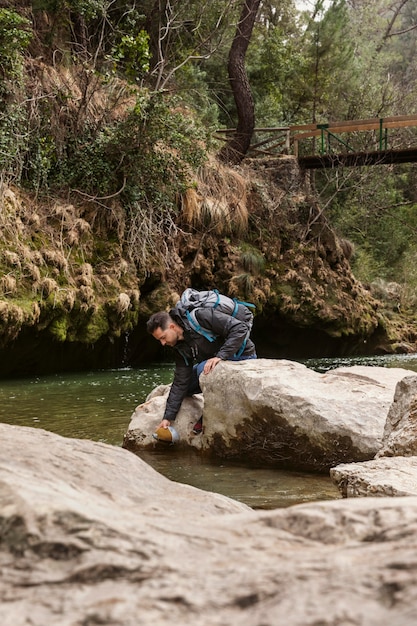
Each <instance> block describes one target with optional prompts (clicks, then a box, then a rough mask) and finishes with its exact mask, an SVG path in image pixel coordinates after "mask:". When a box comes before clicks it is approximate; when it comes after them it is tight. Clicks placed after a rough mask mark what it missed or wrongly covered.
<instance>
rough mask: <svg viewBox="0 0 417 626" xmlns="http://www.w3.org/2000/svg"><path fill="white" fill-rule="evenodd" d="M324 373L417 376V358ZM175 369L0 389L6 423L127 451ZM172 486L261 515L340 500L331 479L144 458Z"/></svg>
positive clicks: (318, 362) (373, 361)
mask: <svg viewBox="0 0 417 626" xmlns="http://www.w3.org/2000/svg"><path fill="white" fill-rule="evenodd" d="M305 363H306V365H308V366H309V367H311V368H312V369H316V370H317V371H326V370H328V369H331V368H332V367H337V366H344V365H353V364H363V365H372V366H375V365H379V366H385V367H403V368H405V369H409V370H411V371H417V356H414V355H413V356H410V355H404V356H395V357H394V356H389V357H372V358H360V359H337V360H335V359H315V360H314V361H306V362H305ZM172 374H173V368H172V365H171V364H163V365H150V366H148V367H146V368H138V369H128V368H126V369H117V370H106V371H94V372H88V373H75V374H59V375H55V376H42V377H36V378H26V379H17V380H4V381H0V421H1V422H3V423H7V424H16V425H19V426H31V427H35V428H43V429H45V430H49V431H51V432H54V433H57V434H59V435H63V436H65V437H76V438H81V439H92V440H93V441H101V442H104V443H109V444H112V445H116V446H120V445H121V444H122V441H123V435H124V433H125V432H126V430H127V428H128V425H129V422H130V418H131V415H132V413H133V412H134V410H135V408H136V406H138V405H139V404H141V403H142V402H144V401H145V399H146V396H147V395H148V393H149V392H150V391H151V390H152V389H154V388H155V387H156V386H157V385H160V384H166V383H169V382H171V380H172ZM140 456H141V457H142V458H143V459H144V460H145V461H146V462H147V463H148V464H149V465H152V467H154V468H155V469H156V470H157V471H159V472H160V473H161V474H164V475H165V476H167V477H168V478H171V479H172V480H176V481H178V482H182V483H186V484H191V485H194V486H195V487H199V488H201V489H206V490H209V491H216V492H218V493H222V494H224V495H227V496H229V497H231V498H235V499H236V500H239V501H241V502H244V503H246V504H248V505H249V506H252V507H254V508H276V507H284V506H289V505H291V504H296V503H299V502H307V501H311V500H328V499H334V498H338V497H339V493H338V491H337V490H336V488H335V486H334V485H333V484H332V483H331V481H330V479H329V478H328V477H327V476H317V475H312V474H305V473H298V472H285V471H281V470H274V469H271V468H253V467H248V466H242V465H236V464H228V463H224V462H220V461H219V462H213V461H207V460H206V459H201V458H200V456H199V455H198V454H196V453H195V452H190V454H188V453H183V452H181V453H179V452H178V450H177V449H175V448H174V447H171V448H167V449H160V448H159V447H156V448H155V450H150V451H146V452H143V453H141V455H140Z"/></svg>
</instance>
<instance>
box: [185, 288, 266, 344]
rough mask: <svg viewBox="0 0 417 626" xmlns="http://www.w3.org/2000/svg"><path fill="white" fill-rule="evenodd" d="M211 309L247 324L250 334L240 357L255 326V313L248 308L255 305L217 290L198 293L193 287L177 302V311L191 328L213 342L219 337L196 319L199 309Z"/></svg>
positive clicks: (248, 333)
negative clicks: (183, 316)
mask: <svg viewBox="0 0 417 626" xmlns="http://www.w3.org/2000/svg"><path fill="white" fill-rule="evenodd" d="M210 307H212V308H213V309H217V310H218V311H220V312H221V313H225V314H226V315H230V316H231V317H235V318H236V319H238V320H240V321H241V322H245V324H246V325H247V327H248V332H247V335H246V338H245V340H244V342H243V344H242V345H241V347H240V348H239V351H238V352H237V354H236V355H235V356H240V355H241V354H242V352H243V351H244V349H245V347H246V342H247V340H248V338H249V335H250V332H251V330H252V324H253V313H252V311H250V310H249V308H248V307H253V308H255V305H254V304H251V303H250V302H242V301H240V300H237V299H236V298H229V297H228V296H225V295H223V294H221V293H219V292H218V291H217V289H213V290H212V291H197V289H192V288H191V287H190V288H188V289H186V290H185V291H184V292H183V294H182V295H181V298H180V300H179V301H178V302H177V304H176V309H177V310H178V311H179V312H180V313H181V314H183V315H185V317H186V318H187V320H188V323H189V324H190V326H191V328H192V329H193V330H195V332H197V333H199V334H200V335H202V336H203V337H205V338H206V339H207V340H208V341H210V342H213V341H215V340H216V339H217V335H215V334H214V333H213V332H212V331H211V330H208V329H207V328H203V326H201V325H200V324H199V322H198V321H197V318H196V310H197V309H206V308H210Z"/></svg>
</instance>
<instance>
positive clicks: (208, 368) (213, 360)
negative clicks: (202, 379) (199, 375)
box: [203, 356, 221, 374]
mask: <svg viewBox="0 0 417 626" xmlns="http://www.w3.org/2000/svg"><path fill="white" fill-rule="evenodd" d="M220 361H221V359H219V357H218V356H214V357H212V358H211V359H207V361H206V364H205V365H204V369H203V374H209V373H210V372H211V370H213V369H214V368H215V367H216V365H217V363H219V362H220Z"/></svg>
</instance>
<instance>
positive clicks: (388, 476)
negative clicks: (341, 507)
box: [330, 456, 417, 498]
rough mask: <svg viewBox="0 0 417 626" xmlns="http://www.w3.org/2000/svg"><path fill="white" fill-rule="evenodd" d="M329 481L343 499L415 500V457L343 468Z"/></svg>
mask: <svg viewBox="0 0 417 626" xmlns="http://www.w3.org/2000/svg"><path fill="white" fill-rule="evenodd" d="M330 477H331V479H332V480H333V482H334V483H335V484H336V485H337V487H338V489H339V491H340V493H341V494H342V496H343V497H345V498H358V497H369V496H417V457H415V456H411V457H382V458H379V459H375V460H373V461H366V462H365V463H349V464H342V465H338V466H337V467H334V468H332V469H331V470H330Z"/></svg>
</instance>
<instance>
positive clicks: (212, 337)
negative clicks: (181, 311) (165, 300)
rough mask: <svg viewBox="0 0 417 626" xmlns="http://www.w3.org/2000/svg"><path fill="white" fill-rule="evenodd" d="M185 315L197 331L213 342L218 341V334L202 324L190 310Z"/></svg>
mask: <svg viewBox="0 0 417 626" xmlns="http://www.w3.org/2000/svg"><path fill="white" fill-rule="evenodd" d="M185 315H186V316H187V320H188V321H189V323H190V325H191V326H192V328H194V330H195V331H196V332H197V333H199V334H200V335H202V336H203V337H205V338H206V339H207V340H208V341H211V342H213V341H216V339H217V337H216V335H214V334H213V333H210V331H208V330H206V329H205V328H203V327H202V326H200V324H199V323H198V322H197V320H196V319H194V318H193V317H192V316H191V314H190V312H189V311H186V312H185Z"/></svg>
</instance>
